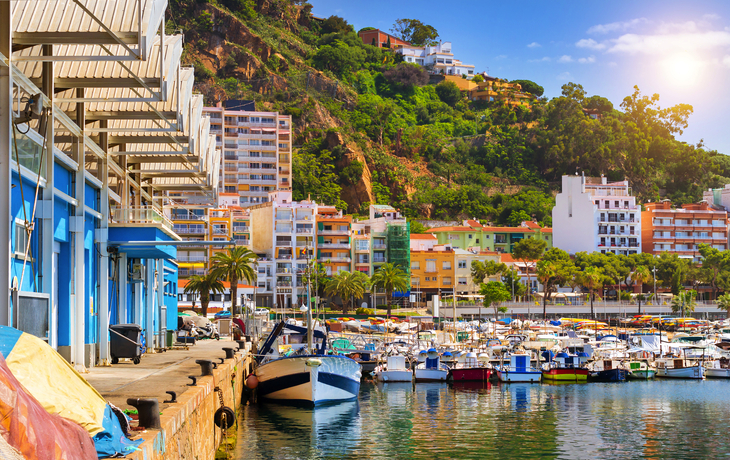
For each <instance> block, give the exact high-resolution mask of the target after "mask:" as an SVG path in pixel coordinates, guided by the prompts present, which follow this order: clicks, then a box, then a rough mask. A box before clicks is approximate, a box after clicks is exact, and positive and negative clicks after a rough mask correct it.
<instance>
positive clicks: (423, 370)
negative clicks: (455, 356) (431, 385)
mask: <svg viewBox="0 0 730 460" xmlns="http://www.w3.org/2000/svg"><path fill="white" fill-rule="evenodd" d="M448 376H449V368H448V366H446V365H445V364H443V363H442V362H441V357H440V356H439V354H438V351H436V349H435V348H429V349H428V351H422V352H420V353H419V354H418V365H417V366H416V369H415V370H414V377H415V379H416V382H444V381H446V378H447V377H448Z"/></svg>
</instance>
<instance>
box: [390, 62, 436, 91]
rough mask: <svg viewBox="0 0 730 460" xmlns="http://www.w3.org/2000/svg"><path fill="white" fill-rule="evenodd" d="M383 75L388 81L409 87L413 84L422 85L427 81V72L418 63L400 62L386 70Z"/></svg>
mask: <svg viewBox="0 0 730 460" xmlns="http://www.w3.org/2000/svg"><path fill="white" fill-rule="evenodd" d="M383 76H384V77H385V79H386V80H388V81H389V82H390V83H394V84H397V85H400V86H402V87H403V88H405V89H410V88H412V87H414V86H423V85H425V84H426V83H428V78H429V77H428V72H426V69H424V68H423V67H421V66H419V65H418V64H408V63H406V62H401V63H400V64H398V65H397V66H395V67H394V68H392V69H389V70H386V71H385V72H384V73H383Z"/></svg>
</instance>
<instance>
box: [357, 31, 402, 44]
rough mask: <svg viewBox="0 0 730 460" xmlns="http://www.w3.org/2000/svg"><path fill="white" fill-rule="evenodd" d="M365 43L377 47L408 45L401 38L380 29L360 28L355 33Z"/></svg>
mask: <svg viewBox="0 0 730 460" xmlns="http://www.w3.org/2000/svg"><path fill="white" fill-rule="evenodd" d="M357 35H358V36H359V37H360V39H361V40H362V42H363V43H364V44H365V45H372V46H377V47H378V48H392V49H395V48H400V47H401V46H410V45H411V44H410V43H409V42H407V41H404V40H401V39H400V38H398V37H396V36H395V35H391V34H389V33H387V32H383V31H382V30H380V29H373V28H370V29H367V30H361V31H360V32H358V33H357Z"/></svg>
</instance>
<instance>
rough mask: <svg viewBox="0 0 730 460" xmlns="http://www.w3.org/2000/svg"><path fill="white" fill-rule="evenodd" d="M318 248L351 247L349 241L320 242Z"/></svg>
mask: <svg viewBox="0 0 730 460" xmlns="http://www.w3.org/2000/svg"><path fill="white" fill-rule="evenodd" d="M317 247H318V248H321V249H350V244H349V243H318V244H317Z"/></svg>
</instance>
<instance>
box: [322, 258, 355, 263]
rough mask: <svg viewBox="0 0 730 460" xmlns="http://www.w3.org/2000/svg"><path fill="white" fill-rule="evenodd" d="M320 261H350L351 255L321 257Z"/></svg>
mask: <svg viewBox="0 0 730 460" xmlns="http://www.w3.org/2000/svg"><path fill="white" fill-rule="evenodd" d="M318 261H319V262H326V263H336V262H347V263H349V262H350V258H349V257H320V258H319V259H318Z"/></svg>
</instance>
